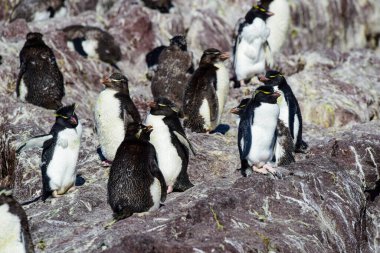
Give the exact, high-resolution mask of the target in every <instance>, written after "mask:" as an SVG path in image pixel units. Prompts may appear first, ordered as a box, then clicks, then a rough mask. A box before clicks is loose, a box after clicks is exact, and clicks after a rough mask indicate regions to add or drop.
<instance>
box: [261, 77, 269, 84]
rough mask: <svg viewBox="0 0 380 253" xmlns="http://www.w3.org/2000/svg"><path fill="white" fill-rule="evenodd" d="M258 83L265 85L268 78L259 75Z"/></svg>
mask: <svg viewBox="0 0 380 253" xmlns="http://www.w3.org/2000/svg"><path fill="white" fill-rule="evenodd" d="M259 80H260V82H263V83H265V82H266V81H269V78H266V77H265V76H264V75H259Z"/></svg>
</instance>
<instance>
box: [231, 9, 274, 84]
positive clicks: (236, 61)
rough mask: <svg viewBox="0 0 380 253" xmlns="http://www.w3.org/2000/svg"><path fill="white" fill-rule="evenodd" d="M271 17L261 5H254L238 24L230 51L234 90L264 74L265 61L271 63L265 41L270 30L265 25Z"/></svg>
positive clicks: (270, 13)
mask: <svg viewBox="0 0 380 253" xmlns="http://www.w3.org/2000/svg"><path fill="white" fill-rule="evenodd" d="M272 15H273V13H272V12H269V11H267V10H266V9H264V8H263V7H262V6H261V5H255V6H253V7H252V8H251V9H250V10H249V11H248V13H247V14H246V15H245V18H244V19H240V21H239V22H238V25H237V26H236V27H237V29H235V30H236V32H235V33H236V35H235V39H234V46H233V50H232V51H233V68H234V71H235V77H234V78H233V79H234V82H235V84H234V87H235V88H237V87H240V86H242V85H243V84H244V80H249V79H251V78H252V77H254V76H255V75H257V74H261V73H264V72H265V65H266V61H269V62H270V61H272V58H271V53H270V48H269V46H268V41H267V39H268V37H269V34H270V30H269V29H268V27H267V26H266V23H265V22H266V19H267V18H268V17H270V16H272ZM239 82H240V83H239Z"/></svg>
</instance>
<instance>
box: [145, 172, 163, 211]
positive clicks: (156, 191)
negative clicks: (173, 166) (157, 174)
mask: <svg viewBox="0 0 380 253" xmlns="http://www.w3.org/2000/svg"><path fill="white" fill-rule="evenodd" d="M149 191H150V195H151V196H152V200H153V206H152V207H151V208H150V209H149V210H148V212H151V211H154V210H157V209H158V208H159V207H160V199H161V194H162V193H161V184H160V181H159V180H158V179H157V178H154V180H153V183H152V185H151V186H150V188H149Z"/></svg>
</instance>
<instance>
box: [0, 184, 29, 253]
mask: <svg viewBox="0 0 380 253" xmlns="http://www.w3.org/2000/svg"><path fill="white" fill-rule="evenodd" d="M0 242H1V243H0V252H25V253H34V247H33V242H32V237H31V236H30V230H29V224H28V218H27V216H26V213H25V211H24V209H23V208H22V206H21V205H20V204H19V203H18V202H17V201H16V200H15V199H14V198H13V197H12V194H11V191H7V190H5V189H2V188H0Z"/></svg>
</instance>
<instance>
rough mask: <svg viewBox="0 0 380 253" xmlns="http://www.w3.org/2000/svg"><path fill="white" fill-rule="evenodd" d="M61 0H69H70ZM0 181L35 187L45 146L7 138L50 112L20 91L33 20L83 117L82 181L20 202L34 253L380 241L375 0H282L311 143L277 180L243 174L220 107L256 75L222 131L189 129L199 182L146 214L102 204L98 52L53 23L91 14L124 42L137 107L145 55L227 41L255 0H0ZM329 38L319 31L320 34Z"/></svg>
mask: <svg viewBox="0 0 380 253" xmlns="http://www.w3.org/2000/svg"><path fill="white" fill-rule="evenodd" d="M67 2H68V1H67ZM3 3H4V5H2V6H5V8H2V9H1V10H0V19H2V20H3V21H0V24H1V26H0V34H1V39H0V55H1V56H2V64H1V65H0V109H1V110H0V112H1V116H2V117H1V118H0V137H1V138H0V165H1V174H0V186H5V185H7V186H9V187H11V188H13V189H14V194H15V197H16V198H17V199H18V200H19V201H21V202H22V201H26V200H30V199H32V198H34V197H36V196H38V195H39V194H40V193H41V175H40V170H39V159H40V156H41V151H40V150H30V151H27V152H25V153H22V154H21V155H19V156H17V158H16V156H15V154H14V150H15V147H16V146H17V145H18V144H19V143H20V142H22V141H24V140H26V139H27V138H29V137H30V136H33V135H37V134H41V133H45V132H47V131H49V130H50V127H51V126H52V124H53V122H54V116H53V111H49V110H46V109H43V108H39V107H36V106H33V105H31V104H25V103H21V102H19V101H18V100H17V99H16V98H15V96H14V89H15V82H16V78H17V74H18V70H19V69H18V68H19V60H18V53H19V51H20V49H21V48H22V46H23V44H24V41H25V35H26V33H27V32H28V31H40V32H42V33H43V34H44V40H45V42H46V43H47V44H48V45H49V46H51V47H52V49H53V50H54V52H55V54H56V58H57V61H58V64H59V67H60V69H61V71H62V72H63V74H64V78H65V87H66V96H65V98H64V99H63V102H64V103H65V104H67V103H72V102H76V103H77V104H78V105H79V107H78V109H77V112H78V116H79V117H80V119H81V121H82V124H83V126H84V133H83V138H82V144H81V151H80V157H79V161H78V174H79V175H78V180H77V183H78V189H77V190H76V191H75V192H73V193H71V194H68V195H65V196H64V197H62V198H59V199H48V200H47V201H46V202H45V203H42V202H37V203H33V204H31V205H28V206H25V211H26V213H27V215H28V217H29V223H30V228H31V231H32V238H33V241H34V244H35V246H36V251H37V252H68V251H69V252H70V251H76V252H99V251H102V250H105V251H107V252H125V251H128V252H378V251H380V246H379V242H378V241H379V240H380V236H379V234H380V218H379V217H380V216H379V215H380V213H379V207H380V198H379V197H377V195H378V193H379V192H380V188H379V187H380V183H379V182H380V181H379V177H380V176H379V173H380V172H379V170H378V167H379V164H380V130H379V129H380V120H379V110H380V109H379V108H380V78H379V73H380V54H379V49H378V48H376V45H378V41H376V38H377V40H378V34H379V32H380V27H379V26H380V24H379V23H378V22H376V21H377V20H378V19H379V15H380V3H379V2H378V1H376V0H365V1H343V0H334V1H327V0H324V1H312V2H306V1H295V0H290V1H289V3H290V4H291V13H292V24H291V26H290V31H289V34H290V37H289V38H291V39H290V40H289V41H288V42H287V44H285V45H284V47H283V53H282V54H279V55H278V56H276V65H277V66H278V68H280V69H281V70H282V71H283V72H284V73H286V75H287V76H288V78H287V79H288V82H289V84H290V85H291V87H292V89H293V91H294V93H295V95H296V96H297V97H298V98H299V102H300V106H301V109H302V112H303V118H304V123H305V127H304V132H305V139H306V141H307V142H308V143H309V146H310V149H309V151H308V152H307V153H306V154H298V155H297V156H296V163H295V164H292V165H290V166H287V167H283V168H279V170H280V171H281V173H282V178H280V179H275V178H272V177H270V176H264V175H256V174H255V175H254V176H253V177H250V178H242V177H241V176H240V173H239V172H238V171H236V169H237V168H239V160H238V151H237V146H236V138H237V137H236V136H237V129H236V126H235V118H234V115H231V114H229V113H228V111H229V109H230V108H232V107H234V106H236V105H237V104H238V101H239V100H240V99H241V98H242V97H245V96H248V95H249V94H250V91H251V90H252V89H253V88H254V87H255V85H253V86H249V87H243V88H241V89H231V91H230V95H229V99H228V101H227V104H226V107H225V113H224V115H223V118H222V122H223V123H226V124H229V125H230V126H231V129H230V131H229V132H228V133H227V134H226V135H225V136H222V135H207V134H193V133H190V132H188V136H189V139H190V140H191V141H192V143H193V144H194V147H195V149H196V151H197V156H195V157H191V160H190V164H189V169H188V171H189V175H190V179H191V181H192V182H193V183H194V184H195V186H194V187H193V188H192V189H190V190H188V191H186V192H184V193H173V194H170V195H169V196H168V199H167V201H166V202H165V206H164V207H162V208H160V209H159V210H158V211H156V212H153V213H151V214H148V215H146V216H143V217H140V216H138V215H133V216H132V217H130V218H128V219H126V220H123V221H120V222H118V223H116V224H115V225H113V226H112V227H110V228H109V229H105V226H106V224H107V223H108V222H110V221H111V219H112V211H111V209H110V207H109V206H108V204H107V192H106V184H107V179H108V172H109V169H107V168H102V167H101V166H100V160H99V158H98V155H97V153H96V148H97V145H98V143H97V139H96V135H95V134H94V131H93V127H94V126H93V117H92V110H93V105H94V102H95V99H96V96H97V94H98V93H99V91H100V90H101V89H102V87H101V84H100V82H99V80H100V78H101V77H102V76H103V75H106V74H109V73H111V72H112V71H113V70H112V68H111V67H110V66H109V65H107V64H106V63H103V62H100V61H98V60H94V59H85V58H83V57H81V56H79V55H77V54H76V53H73V52H70V51H69V49H68V48H67V46H66V42H65V41H64V35H63V32H62V31H60V29H62V28H64V27H66V26H69V25H74V24H83V25H86V24H87V25H93V26H99V27H100V28H102V29H106V30H108V31H109V32H110V33H111V34H112V35H113V36H115V39H116V41H118V42H119V43H120V46H121V50H122V54H123V57H122V60H121V61H120V64H118V65H119V66H120V68H121V69H122V70H123V72H124V74H126V75H128V77H129V79H130V81H131V82H130V93H131V95H132V98H133V100H134V101H135V103H136V105H137V107H138V109H139V110H140V112H141V114H142V116H143V118H144V117H145V114H146V110H147V105H146V102H147V101H149V100H151V93H150V87H149V85H150V83H149V82H148V81H147V79H146V78H145V73H146V71H147V69H146V66H145V63H144V59H145V54H146V53H147V52H149V51H150V50H151V49H152V48H153V47H155V46H158V45H161V44H166V45H167V44H168V40H169V38H170V37H171V36H172V35H174V34H177V33H183V32H186V31H187V40H188V42H189V50H191V51H192V52H193V53H194V58H195V59H196V62H197V61H199V57H200V55H201V53H202V51H203V50H204V49H206V48H208V47H217V48H219V49H221V50H229V49H230V47H231V43H232V38H231V35H232V32H233V28H234V26H235V22H236V20H237V19H238V18H239V17H241V16H243V15H244V13H245V12H246V11H247V10H248V9H249V7H250V4H251V3H250V2H249V1H241V0H240V1H239V0H238V1H236V0H229V1H221V0H217V1H205V0H196V1H183V0H177V1H173V5H174V8H172V9H171V11H170V14H161V13H159V12H158V11H156V10H151V9H148V8H146V7H144V6H143V4H142V3H141V2H139V1H126V0H119V1H116V0H115V1H109V0H102V1H93V0H88V1H70V3H68V4H69V6H68V8H69V13H70V16H68V17H66V18H61V19H51V20H47V21H41V22H34V23H26V22H25V21H24V20H16V21H15V22H12V23H8V22H7V21H6V20H7V17H9V13H10V10H11V7H12V6H14V4H15V2H14V1H12V0H0V4H3ZM322 38H323V39H322Z"/></svg>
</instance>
